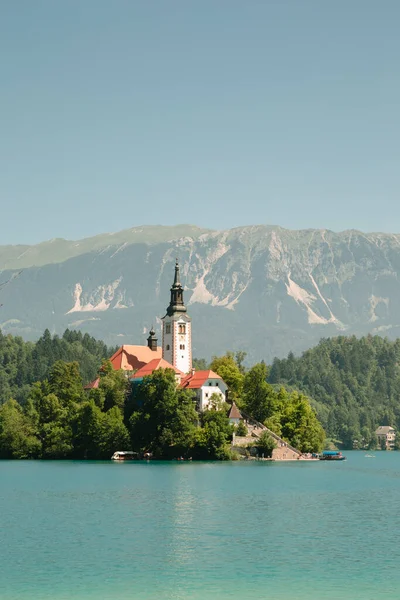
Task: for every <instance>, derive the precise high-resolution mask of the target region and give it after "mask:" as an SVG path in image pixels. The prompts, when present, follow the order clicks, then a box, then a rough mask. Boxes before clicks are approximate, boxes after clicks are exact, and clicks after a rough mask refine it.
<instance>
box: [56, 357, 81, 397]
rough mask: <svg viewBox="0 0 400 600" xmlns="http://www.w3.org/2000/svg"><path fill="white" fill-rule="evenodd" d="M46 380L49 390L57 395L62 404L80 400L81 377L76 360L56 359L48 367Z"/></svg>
mask: <svg viewBox="0 0 400 600" xmlns="http://www.w3.org/2000/svg"><path fill="white" fill-rule="evenodd" d="M48 381H49V389H50V392H51V393H54V394H56V395H57V397H58V399H59V400H60V403H61V404H62V406H67V405H70V404H71V403H74V402H80V401H81V399H82V396H83V390H82V377H81V374H80V372H79V364H78V363H77V362H71V363H66V362H64V361H62V360H58V361H56V362H55V363H54V365H53V366H52V367H51V369H50V373H49V379H48Z"/></svg>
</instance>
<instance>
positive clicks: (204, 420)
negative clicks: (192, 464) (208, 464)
mask: <svg viewBox="0 0 400 600" xmlns="http://www.w3.org/2000/svg"><path fill="white" fill-rule="evenodd" d="M201 425H202V428H201V429H200V430H198V432H197V437H196V441H195V444H194V454H195V456H196V457H197V458H202V459H207V458H208V459H216V460H228V459H229V458H230V456H231V455H230V450H229V442H230V441H231V439H232V434H233V429H234V428H233V426H232V425H231V424H230V423H229V419H228V417H227V414H226V412H224V411H215V410H207V411H205V412H203V413H202V415H201Z"/></svg>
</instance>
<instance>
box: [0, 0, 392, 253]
mask: <svg viewBox="0 0 400 600" xmlns="http://www.w3.org/2000/svg"><path fill="white" fill-rule="evenodd" d="M399 23H400V2H399V0H381V1H379V0H336V1H335V2H332V1H329V0H158V1H157V0H0V84H1V88H0V216H1V225H2V227H1V236H0V244H4V243H17V242H35V241H41V240H44V239H48V238H53V237H67V238H79V237H84V236H88V235H92V234H96V233H99V232H103V231H112V230H113V231H116V230H119V229H123V228H128V227H131V226H134V225H141V224H165V225H167V224H176V223H193V224H197V225H200V226H203V227H211V228H218V229H221V228H228V227H234V226H238V225H245V224H260V223H267V224H278V225H282V226H284V227H289V228H310V227H321V228H322V227H324V228H329V229H334V230H342V229H347V228H357V229H362V230H367V231H372V230H373V231H376V230H383V231H393V232H394V231H395V232H399V231H400V207H399V197H400V35H399Z"/></svg>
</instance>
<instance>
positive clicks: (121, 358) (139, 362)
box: [110, 345, 162, 371]
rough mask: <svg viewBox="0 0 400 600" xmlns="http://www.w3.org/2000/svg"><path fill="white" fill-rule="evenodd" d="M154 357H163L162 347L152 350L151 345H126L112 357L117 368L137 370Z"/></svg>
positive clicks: (113, 364) (111, 359)
mask: <svg viewBox="0 0 400 600" xmlns="http://www.w3.org/2000/svg"><path fill="white" fill-rule="evenodd" d="M154 358H158V359H161V358H162V349H161V348H159V347H158V348H156V349H155V350H152V349H151V348H149V346H130V345H124V346H121V348H118V350H117V351H116V352H115V354H113V355H112V357H111V358H110V361H111V364H112V366H113V367H114V369H115V370H118V369H122V370H123V371H136V370H137V369H141V368H142V367H144V366H145V365H147V364H148V363H149V362H150V361H151V360H153V359H154Z"/></svg>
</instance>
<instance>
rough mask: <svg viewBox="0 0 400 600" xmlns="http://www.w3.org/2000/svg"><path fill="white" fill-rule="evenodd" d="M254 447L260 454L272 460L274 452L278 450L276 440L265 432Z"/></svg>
mask: <svg viewBox="0 0 400 600" xmlns="http://www.w3.org/2000/svg"><path fill="white" fill-rule="evenodd" d="M254 446H255V447H256V448H257V450H258V453H259V454H261V455H264V458H271V456H272V452H273V451H274V450H275V448H276V442H275V440H274V439H273V438H272V437H271V436H270V434H269V433H268V431H263V432H262V433H261V434H260V437H259V438H258V440H257V441H256V442H254Z"/></svg>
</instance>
